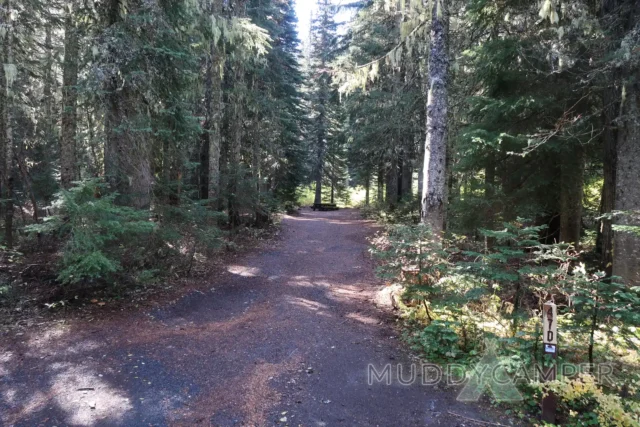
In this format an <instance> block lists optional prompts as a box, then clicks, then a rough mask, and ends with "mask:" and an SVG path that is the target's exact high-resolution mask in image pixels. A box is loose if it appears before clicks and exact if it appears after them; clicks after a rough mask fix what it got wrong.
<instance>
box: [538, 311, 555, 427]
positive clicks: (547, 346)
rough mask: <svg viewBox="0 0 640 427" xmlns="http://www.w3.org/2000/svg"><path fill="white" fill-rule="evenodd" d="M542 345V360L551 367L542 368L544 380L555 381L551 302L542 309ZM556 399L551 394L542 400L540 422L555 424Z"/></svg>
mask: <svg viewBox="0 0 640 427" xmlns="http://www.w3.org/2000/svg"><path fill="white" fill-rule="evenodd" d="M542 334H543V336H542V343H543V345H544V356H545V357H544V360H545V361H547V360H549V359H551V360H550V361H551V363H552V365H551V366H549V367H547V368H544V369H543V370H544V380H545V382H546V381H553V380H555V379H556V373H557V372H556V371H557V366H556V358H557V357H558V312H557V307H556V305H555V304H554V303H552V302H547V303H545V304H544V306H543V308H542ZM557 405H558V399H557V397H556V396H555V394H553V393H549V394H547V395H546V396H545V397H543V398H542V421H545V422H548V423H552V424H555V422H556V407H557Z"/></svg>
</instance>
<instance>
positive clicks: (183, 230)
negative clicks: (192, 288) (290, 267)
mask: <svg viewBox="0 0 640 427" xmlns="http://www.w3.org/2000/svg"><path fill="white" fill-rule="evenodd" d="M116 198H117V193H112V192H109V191H108V188H107V185H106V184H105V183H104V182H102V181H100V180H95V179H93V180H87V181H82V182H79V183H77V185H76V186H74V187H72V188H71V189H69V190H63V191H61V192H60V193H58V194H57V195H56V199H55V200H54V202H53V204H52V207H51V210H52V211H53V212H54V213H55V214H54V215H52V216H49V217H46V218H45V219H44V221H43V223H42V224H35V225H31V226H29V227H27V231H29V232H31V233H33V234H35V233H46V234H49V235H53V236H55V237H57V238H58V239H59V240H60V241H62V242H63V244H62V246H61V249H62V250H61V257H60V261H59V271H58V280H59V281H60V282H61V283H63V284H67V285H71V284H80V283H108V284H109V283H110V284H116V283H122V282H139V283H149V282H152V281H153V280H154V279H156V278H157V276H158V275H159V274H160V273H161V271H162V270H163V269H166V268H174V267H175V266H176V265H179V264H183V267H184V268H185V269H189V268H190V264H191V262H192V260H193V257H194V256H195V254H196V251H197V250H198V248H202V249H208V248H214V247H217V246H219V244H220V236H221V234H220V231H219V229H218V228H217V227H216V225H215V224H216V218H215V215H214V214H211V213H210V212H209V210H208V209H207V207H206V206H204V205H203V204H202V203H196V202H189V201H187V200H185V201H180V203H177V204H166V205H163V204H157V205H156V206H154V210H153V211H149V210H136V209H133V208H130V207H124V206H119V205H117V204H116V203H115V200H116ZM180 260H181V261H180Z"/></svg>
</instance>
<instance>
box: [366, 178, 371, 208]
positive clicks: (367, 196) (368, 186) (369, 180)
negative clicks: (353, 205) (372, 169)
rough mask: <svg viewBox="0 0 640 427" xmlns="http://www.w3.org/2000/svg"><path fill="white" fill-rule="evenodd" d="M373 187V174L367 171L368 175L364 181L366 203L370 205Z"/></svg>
mask: <svg viewBox="0 0 640 427" xmlns="http://www.w3.org/2000/svg"><path fill="white" fill-rule="evenodd" d="M370 187H371V175H370V173H369V172H367V176H366V177H365V181H364V205H365V206H369V197H370V196H369V190H370Z"/></svg>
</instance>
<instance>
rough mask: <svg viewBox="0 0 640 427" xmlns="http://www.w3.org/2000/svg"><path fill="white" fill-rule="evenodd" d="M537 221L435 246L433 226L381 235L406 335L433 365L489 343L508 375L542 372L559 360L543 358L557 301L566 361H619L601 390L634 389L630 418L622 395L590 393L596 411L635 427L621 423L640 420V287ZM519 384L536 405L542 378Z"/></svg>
mask: <svg viewBox="0 0 640 427" xmlns="http://www.w3.org/2000/svg"><path fill="white" fill-rule="evenodd" d="M528 224H529V222H528V221H526V220H518V221H516V222H513V223H505V224H503V228H502V229H501V230H481V233H482V236H483V237H484V242H477V241H469V240H467V239H464V238H461V237H458V236H453V237H451V238H449V239H448V240H444V241H436V240H435V239H433V238H432V236H431V233H430V231H429V229H428V228H427V227H425V226H424V225H389V226H387V229H386V231H385V232H384V233H380V234H378V235H377V236H376V237H375V238H374V239H373V241H372V243H373V247H372V251H373V252H374V254H375V255H376V256H377V257H378V259H379V260H380V266H379V268H378V274H379V276H380V277H381V278H383V279H384V280H386V281H387V283H389V284H394V285H397V284H400V285H401V286H402V287H403V289H404V293H403V297H402V301H401V303H400V304H398V307H399V309H400V313H399V314H400V316H401V318H402V319H403V322H404V324H405V325H406V332H405V338H406V339H407V341H408V342H409V343H410V344H411V345H412V347H413V348H415V349H416V350H418V351H420V352H422V354H423V355H424V356H425V357H426V358H427V359H428V360H430V361H433V362H441V363H447V362H456V363H462V364H465V365H467V366H468V367H470V368H471V367H473V366H474V363H475V362H477V361H478V359H479V358H481V357H482V355H483V352H484V350H485V349H486V345H487V344H486V343H487V342H488V341H487V340H489V341H492V342H496V343H497V345H496V349H497V350H496V351H497V357H498V359H499V361H500V363H501V365H502V366H504V367H505V368H506V370H507V371H508V372H511V373H516V372H518V371H519V370H521V369H525V370H527V371H528V372H533V370H534V364H538V365H545V366H547V365H548V364H549V363H550V361H549V360H545V358H544V357H543V351H542V342H541V341H542V340H541V334H542V332H541V329H542V325H541V313H542V306H543V304H544V303H545V302H547V301H554V302H555V303H556V304H557V306H558V323H559V340H560V348H561V351H560V354H559V357H558V360H557V363H559V364H562V363H572V364H580V363H589V364H590V365H588V366H593V364H594V363H598V362H607V363H612V362H614V361H615V372H614V374H613V378H614V380H615V384H596V385H594V386H593V387H596V386H597V387H600V388H599V389H598V390H599V392H598V393H600V395H602V396H613V397H615V395H616V393H619V392H620V391H621V390H623V389H624V390H627V395H628V397H627V400H628V402H627V400H625V402H624V404H623V405H622V406H620V408H622V411H623V412H624V413H625V416H624V417H617V416H613V415H611V414H612V412H611V411H613V412H614V413H617V412H615V411H618V409H612V408H611V407H609V406H606V405H608V404H609V403H610V402H612V401H615V402H617V401H618V400H616V399H613V397H611V398H610V397H603V398H593V399H591V397H590V399H591V400H590V401H589V402H590V403H589V405H590V408H591V409H592V412H593V414H596V415H597V416H598V417H601V416H604V415H598V414H603V413H607V414H609V415H606V417H609V418H611V419H612V420H614V421H613V424H610V425H616V426H626V425H627V424H625V422H623V421H620V420H623V419H624V420H626V419H631V418H630V417H633V416H637V415H640V412H638V405H637V402H638V400H639V399H638V398H639V397H640V396H639V395H638V394H637V390H636V388H635V381H636V378H637V376H636V375H637V374H638V373H640V365H639V362H640V361H639V359H638V344H639V343H640V336H639V335H638V330H637V329H636V328H637V327H638V325H640V313H638V311H637V307H640V288H639V287H629V286H625V285H623V284H622V282H621V281H620V280H619V279H618V278H615V277H613V278H611V277H609V278H607V277H605V275H604V274H603V273H601V272H598V271H591V270H590V269H589V268H588V267H586V266H585V264H584V263H582V262H581V260H580V253H578V252H577V251H575V249H574V248H573V247H572V246H570V245H566V244H549V245H547V244H541V243H540V242H539V240H538V239H539V236H540V235H541V233H542V232H543V231H544V226H542V227H541V226H532V225H528ZM614 356H615V357H614ZM630 372H631V373H634V374H633V375H630ZM530 379H531V380H532V381H533V380H534V377H533V376H531V377H530ZM570 379H572V378H570ZM560 380H561V381H567V380H568V379H563V378H562V377H561V378H560ZM562 384H565V383H562ZM567 384H572V385H573V386H574V387H579V384H577V383H567ZM520 386H521V388H522V389H523V391H524V394H525V395H526V396H529V397H528V398H527V399H526V401H527V402H528V403H527V405H525V406H528V407H529V408H530V409H535V408H536V407H537V406H536V400H535V399H533V398H532V396H533V395H534V393H539V388H537V387H536V385H535V384H534V383H533V382H528V383H524V384H522V383H521V384H520ZM565 386H566V384H565ZM558 387H560V386H558ZM536 390H538V391H537V392H536ZM563 390H565V389H563ZM594 390H595V389H594ZM629 390H633V393H631V392H629ZM563 396H565V397H566V398H567V399H569V397H570V396H569V395H568V394H566V393H565V394H564V395H563ZM589 396H591V395H589ZM571 402H573V403H571ZM576 402H577V401H572V400H571V399H569V400H567V402H566V404H565V406H563V409H564V410H565V412H567V414H565V415H567V416H569V415H568V414H569V412H568V411H576V410H577V409H576V408H578V406H576V405H577V403H576ZM629 411H631V412H632V413H629ZM521 415H522V416H524V415H523V414H521ZM593 419H595V418H593ZM599 419H600V418H598V420H599ZM636 419H637V418H636ZM585 422H586V421H585ZM598 422H600V421H598ZM596 424H597V422H596V423H595V424H585V423H583V424H580V423H574V424H571V425H576V426H578V425H580V426H581V425H596ZM603 425H606V424H603ZM632 425H637V424H632Z"/></svg>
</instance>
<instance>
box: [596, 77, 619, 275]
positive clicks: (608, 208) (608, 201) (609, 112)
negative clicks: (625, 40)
mask: <svg viewBox="0 0 640 427" xmlns="http://www.w3.org/2000/svg"><path fill="white" fill-rule="evenodd" d="M602 101H603V104H604V106H603V122H604V129H603V134H602V145H603V150H602V151H603V153H602V163H603V171H602V174H603V179H604V184H603V186H602V199H601V201H600V213H601V214H602V215H605V214H611V212H613V210H614V209H615V201H616V157H617V154H616V149H617V143H618V141H617V139H618V130H617V126H616V124H615V120H616V118H617V117H618V107H619V105H620V103H619V100H618V96H617V94H616V89H615V87H613V86H612V87H607V88H605V90H604V94H603V99H602ZM611 224H612V221H611V220H610V219H603V220H602V221H601V222H600V230H599V233H598V234H599V235H598V243H599V244H598V246H599V254H600V264H601V266H602V268H603V269H604V271H605V272H606V273H607V275H608V276H610V275H611V274H612V273H613V229H612V227H611Z"/></svg>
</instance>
